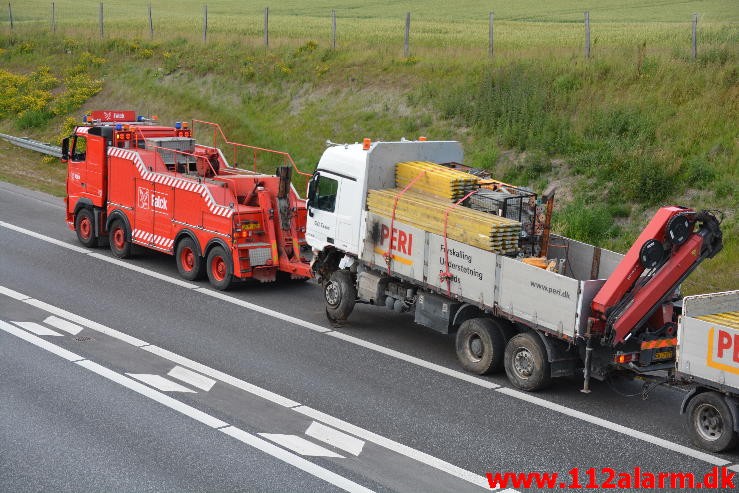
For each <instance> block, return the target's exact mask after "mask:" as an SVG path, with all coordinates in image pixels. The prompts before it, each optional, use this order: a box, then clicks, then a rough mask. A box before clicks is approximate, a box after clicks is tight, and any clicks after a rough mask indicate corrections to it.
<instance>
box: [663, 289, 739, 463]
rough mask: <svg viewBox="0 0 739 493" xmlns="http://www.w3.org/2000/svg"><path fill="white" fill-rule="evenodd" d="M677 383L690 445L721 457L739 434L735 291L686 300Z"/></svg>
mask: <svg viewBox="0 0 739 493" xmlns="http://www.w3.org/2000/svg"><path fill="white" fill-rule="evenodd" d="M677 339H678V349H677V373H676V375H675V378H676V380H677V382H678V383H689V384H692V385H693V386H694V387H693V389H692V390H691V391H690V392H689V393H688V394H687V396H686V397H685V399H684V400H683V404H682V407H681V410H680V411H681V413H683V414H686V416H687V421H688V427H689V430H690V433H691V436H692V438H693V441H694V442H696V443H697V444H698V445H700V446H702V447H704V448H706V449H708V450H712V451H714V452H720V451H723V450H726V449H729V448H731V447H733V446H734V445H735V444H736V443H737V433H738V432H739V290H738V291H728V292H724V293H711V294H703V295H696V296H686V297H685V298H684V300H683V313H682V316H681V317H680V323H679V327H678V333H677Z"/></svg>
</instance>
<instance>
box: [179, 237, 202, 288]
mask: <svg viewBox="0 0 739 493" xmlns="http://www.w3.org/2000/svg"><path fill="white" fill-rule="evenodd" d="M175 258H176V260H177V270H178V271H180V275H181V276H182V277H184V278H185V279H187V280H188V281H194V280H196V279H199V278H200V275H201V274H202V272H203V257H201V256H200V253H199V251H198V247H197V245H196V244H195V242H194V241H192V238H190V237H188V236H186V237H184V238H182V239H181V240H180V241H179V242H178V243H177V250H176V251H175Z"/></svg>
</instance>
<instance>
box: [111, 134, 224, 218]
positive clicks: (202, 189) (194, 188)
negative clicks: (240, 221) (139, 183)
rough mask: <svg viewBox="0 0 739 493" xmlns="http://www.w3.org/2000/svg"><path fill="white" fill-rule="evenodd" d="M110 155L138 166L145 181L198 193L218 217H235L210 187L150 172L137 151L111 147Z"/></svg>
mask: <svg viewBox="0 0 739 493" xmlns="http://www.w3.org/2000/svg"><path fill="white" fill-rule="evenodd" d="M108 155H109V156H113V157H119V158H122V159H128V160H129V161H132V162H133V163H134V164H135V165H136V169H138V171H139V174H141V178H143V179H144V180H147V181H151V182H154V183H159V184H161V185H165V186H169V187H174V188H179V189H181V190H187V191H188V192H198V193H199V194H200V196H201V197H203V200H205V204H206V205H207V206H208V210H209V211H210V212H211V213H212V214H215V215H216V216H221V217H231V216H233V213H234V211H233V209H231V208H230V207H225V206H222V205H219V204H217V203H216V201H215V200H214V199H213V195H211V193H210V190H208V187H207V186H205V185H204V184H202V183H196V182H193V181H190V180H185V179H182V178H177V177H174V176H170V175H165V174H163V173H155V172H153V171H149V170H148V169H147V168H146V165H145V164H144V162H143V161H142V160H141V156H139V154H138V153H137V152H136V151H131V150H129V149H121V148H120V147H109V148H108Z"/></svg>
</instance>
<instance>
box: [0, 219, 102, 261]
mask: <svg viewBox="0 0 739 493" xmlns="http://www.w3.org/2000/svg"><path fill="white" fill-rule="evenodd" d="M0 226H3V227H5V228H8V229H12V230H13V231H15V232H17V233H21V234H24V235H27V236H30V237H32V238H36V239H39V240H42V241H45V242H47V243H51V244H53V245H56V246H60V247H63V248H66V249H67V250H72V251H74V252H78V253H90V250H88V249H87V248H82V247H80V246H77V245H71V244H69V243H65V242H63V241H61V240H57V239H56V238H52V237H51V236H46V235H42V234H41V233H37V232H35V231H31V230H30V229H26V228H21V227H20V226H16V225H14V224H10V223H6V222H5V221H0Z"/></svg>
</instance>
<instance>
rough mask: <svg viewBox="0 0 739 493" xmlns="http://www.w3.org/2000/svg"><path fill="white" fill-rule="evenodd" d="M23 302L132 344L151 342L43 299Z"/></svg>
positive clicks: (138, 344) (143, 344)
mask: <svg viewBox="0 0 739 493" xmlns="http://www.w3.org/2000/svg"><path fill="white" fill-rule="evenodd" d="M23 302H24V303H28V304H29V305H31V306H35V307H36V308H40V309H41V310H44V311H47V312H49V313H52V314H54V315H58V316H60V317H63V318H66V319H67V320H71V321H72V322H76V323H78V324H80V325H82V326H84V327H87V328H88V329H92V330H95V331H97V332H100V333H102V334H106V335H109V336H110V337H114V338H116V339H118V340H120V341H123V342H125V343H128V344H131V345H132V346H136V347H141V346H146V345H147V344H149V343H148V342H146V341H142V340H141V339H137V338H135V337H133V336H130V335H128V334H124V333H123V332H119V331H117V330H115V329H111V328H110V327H106V326H105V325H103V324H99V323H97V322H93V321H92V320H88V319H86V318H84V317H81V316H79V315H76V314H74V313H72V312H68V311H67V310H63V309H61V308H59V307H56V306H54V305H50V304H48V303H45V302H43V301H41V300H37V299H34V298H26V299H25V300H23Z"/></svg>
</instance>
